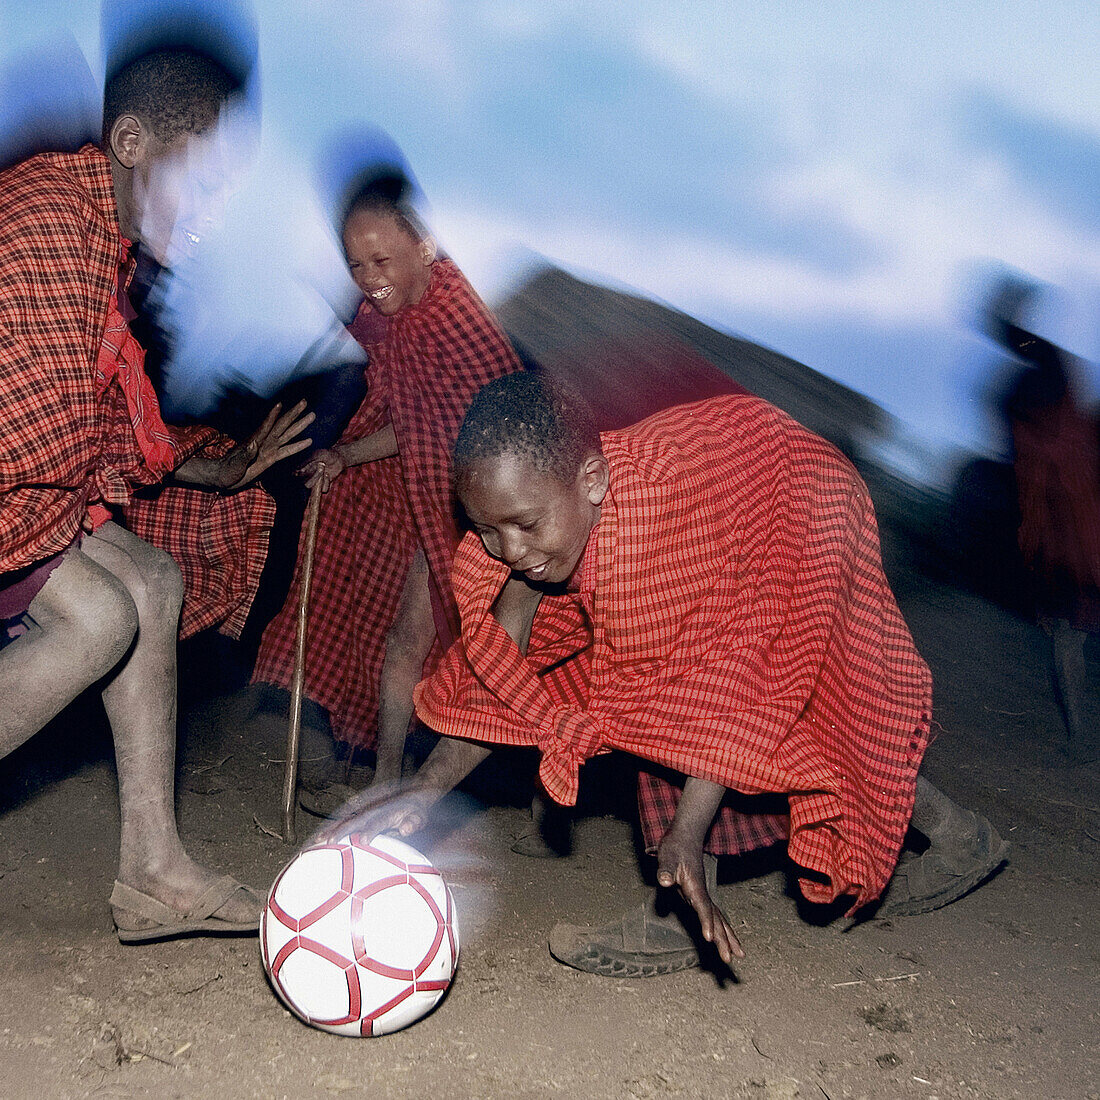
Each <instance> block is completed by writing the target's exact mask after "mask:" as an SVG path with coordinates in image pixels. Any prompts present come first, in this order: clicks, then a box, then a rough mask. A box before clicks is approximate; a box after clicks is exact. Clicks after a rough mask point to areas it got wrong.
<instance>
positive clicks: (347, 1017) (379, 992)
mask: <svg viewBox="0 0 1100 1100" xmlns="http://www.w3.org/2000/svg"><path fill="white" fill-rule="evenodd" d="M260 950H261V952H262V954H263V962H264V967H265V969H266V970H267V974H268V977H269V978H270V979H271V984H272V986H274V988H275V991H276V993H278V994H279V996H280V997H281V998H282V1000H283V1001H284V1002H285V1004H286V1005H287V1007H288V1008H289V1009H290V1010H291V1011H292V1012H293V1013H294V1014H295V1015H296V1016H298V1017H299V1018H300V1019H302V1020H304V1021H305V1022H306V1023H307V1024H312V1025H313V1026H314V1027H319V1028H321V1029H323V1030H324V1031H331V1032H334V1033H335V1034H337V1035H367V1036H373V1035H386V1034H388V1033H389V1032H391V1031H397V1030H399V1029H400V1028H403V1027H407V1026H408V1025H409V1024H411V1023H413V1022H414V1021H416V1020H419V1019H420V1017H421V1016H423V1015H424V1014H425V1013H427V1012H429V1011H430V1010H431V1009H432V1008H434V1007H435V1005H436V1003H437V1002H438V1001H439V999H440V997H442V996H443V994H444V992H445V991H446V989H447V987H448V986H449V985H450V984H451V977H452V975H453V974H454V970H455V966H456V965H457V963H458V926H457V924H456V922H455V908H454V900H453V898H452V897H451V891H450V890H449V889H448V888H447V884H446V883H445V882H444V881H443V876H442V875H441V874H440V873H439V872H438V871H437V870H436V869H435V868H434V867H433V866H432V865H431V863H429V862H428V860H427V858H425V857H424V856H423V855H421V854H420V853H419V852H418V851H417V850H416V849H415V848H411V847H410V846H409V845H408V844H405V843H403V842H402V841H400V840H397V839H395V838H394V837H391V836H385V835H382V836H376V837H375V838H374V839H373V840H368V839H367V838H366V837H365V836H362V835H358V834H354V833H353V834H351V835H349V836H345V837H341V838H340V839H339V840H335V841H331V842H328V843H324V844H314V845H311V846H310V847H308V848H304V849H303V850H302V851H301V852H299V853H298V854H297V855H296V856H295V857H294V858H293V859H292V860H291V861H290V862H289V863H288V864H287V865H286V866H285V867H284V868H283V869H282V871H281V872H280V874H279V877H278V878H277V879H276V880H275V884H274V886H272V887H271V893H270V894H269V895H268V898H267V905H266V906H265V908H264V913H263V917H262V919H261V922H260Z"/></svg>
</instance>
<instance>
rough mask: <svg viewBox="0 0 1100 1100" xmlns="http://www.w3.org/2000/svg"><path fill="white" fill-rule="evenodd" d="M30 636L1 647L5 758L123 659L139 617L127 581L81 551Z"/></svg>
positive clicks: (59, 578)
mask: <svg viewBox="0 0 1100 1100" xmlns="http://www.w3.org/2000/svg"><path fill="white" fill-rule="evenodd" d="M30 617H31V619H32V620H33V622H32V624H31V626H30V628H29V629H28V630H27V633H26V634H24V635H22V636H21V637H19V638H17V639H16V640H15V641H14V642H12V643H11V644H10V645H8V646H6V647H5V648H4V649H3V650H2V651H0V699H3V700H4V706H3V707H0V758H2V757H4V756H7V755H8V753H10V752H12V751H13V750H14V749H17V748H18V747H19V746H20V745H21V744H22V743H23V742H24V741H26V740H27V739H28V738H29V737H31V736H33V735H34V734H35V733H37V732H38V731H39V730H40V729H41V728H42V727H43V726H44V725H46V723H47V722H49V721H50V719H51V718H53V717H55V716H56V715H57V714H59V713H60V712H61V711H62V710H63V709H64V708H65V707H66V706H68V705H69V703H71V702H72V701H73V700H74V699H75V698H76V697H77V696H78V695H79V694H80V693H81V692H82V691H84V690H85V688H87V687H89V686H90V685H92V684H94V683H95V682H96V680H98V679H100V677H102V676H105V675H106V674H107V673H108V672H109V671H110V670H111V669H112V668H114V666H115V665H116V664H118V662H119V661H121V660H122V658H123V656H124V655H125V653H126V651H127V650H128V649H129V648H130V643H131V642H132V641H133V639H134V635H135V634H136V633H137V627H138V614H137V608H136V607H135V606H134V601H133V599H131V597H130V593H129V592H128V591H127V590H126V588H125V586H124V585H123V584H122V583H121V582H120V581H119V580H118V578H117V577H115V576H114V575H113V574H111V573H109V572H107V571H106V570H105V569H102V568H101V567H100V566H98V565H97V564H96V563H95V562H93V561H92V560H91V559H90V558H88V557H85V555H84V554H82V553H80V552H79V551H73V552H72V553H70V554H69V555H68V556H67V557H66V558H65V560H64V561H62V563H61V564H60V565H59V566H58V567H57V568H56V569H55V570H54V571H53V573H51V574H50V578H49V580H48V581H47V582H46V584H45V586H44V587H43V589H42V590H41V592H39V593H38V595H37V596H36V597H35V599H34V601H33V602H32V604H31V606H30Z"/></svg>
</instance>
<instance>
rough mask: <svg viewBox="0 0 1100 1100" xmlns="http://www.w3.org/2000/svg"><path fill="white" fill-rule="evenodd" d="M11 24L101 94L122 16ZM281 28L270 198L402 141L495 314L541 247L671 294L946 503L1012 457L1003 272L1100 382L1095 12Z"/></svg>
mask: <svg viewBox="0 0 1100 1100" xmlns="http://www.w3.org/2000/svg"><path fill="white" fill-rule="evenodd" d="M3 11H4V17H5V18H6V20H7V23H8V25H7V27H6V28H4V27H3V26H2V25H0V32H5V33H0V42H3V43H5V45H4V46H0V50H6V51H7V55H13V54H14V53H16V52H17V51H18V50H19V49H21V48H22V47H25V46H30V45H33V44H35V43H37V42H46V41H49V40H50V39H51V37H52V36H53V37H56V35H58V34H61V33H65V34H69V35H71V36H72V38H73V39H75V41H76V43H77V44H78V45H79V46H80V48H81V49H83V50H84V52H85V54H86V55H87V57H88V60H89V64H90V66H91V68H92V70H93V71H94V72H95V73H96V75H98V73H99V68H100V67H101V61H100V58H99V33H98V15H99V6H98V3H96V2H87V0H5V4H4V8H3ZM255 14H256V19H257V24H258V30H259V48H260V60H261V66H262V97H263V108H264V128H265V129H264V141H265V146H266V148H267V149H268V150H269V153H270V151H271V150H277V153H275V154H273V155H271V156H270V158H269V159H268V160H267V161H266V162H265V163H266V164H267V168H266V169H265V171H266V177H267V178H266V179H265V180H263V181H262V183H261V181H256V182H255V184H254V185H255V186H257V187H260V188H261V189H263V190H266V191H268V192H273V191H278V192H279V193H280V195H279V201H281V202H282V203H283V204H284V208H285V206H286V205H288V204H289V199H288V196H295V195H298V194H299V188H300V187H301V186H305V185H304V184H303V180H305V179H307V178H308V176H309V173H310V166H311V165H312V163H313V161H314V160H315V158H316V157H317V156H318V153H319V151H320V150H321V149H323V148H324V147H325V145H326V142H328V141H330V140H331V136H332V134H333V133H334V132H336V131H339V130H340V129H342V128H346V127H348V126H352V125H356V124H362V123H373V124H375V125H379V126H382V127H384V128H385V129H386V130H387V131H388V132H389V133H390V134H391V135H392V136H393V138H394V139H395V140H396V141H397V142H398V144H399V145H400V146H401V148H402V149H403V151H404V153H405V156H406V157H407V159H408V162H409V164H410V165H411V166H412V169H413V171H414V172H415V174H416V176H417V178H418V180H419V182H420V184H421V186H422V188H423V190H424V192H425V194H426V196H427V199H428V202H429V217H430V220H431V222H432V224H433V226H434V228H435V229H436V230H437V232H438V234H439V236H440V238H441V240H442V241H443V243H444V244H445V245H446V247H447V248H448V249H449V250H450V251H451V252H452V254H453V255H454V256H455V257H456V259H457V260H458V261H459V263H460V264H461V265H462V266H463V267H464V269H465V270H466V271H467V274H468V275H469V276H470V277H471V279H472V281H473V282H474V283H475V285H476V286H478V287H479V289H480V290H481V291H482V292H483V294H485V296H486V297H488V298H489V299H490V301H492V300H493V299H494V298H497V299H498V298H499V297H500V296H501V295H503V294H504V293H506V290H507V287H508V285H509V280H510V279H511V278H514V277H515V273H516V270H517V265H519V264H521V263H522V262H523V260H524V257H525V255H528V253H527V251H526V250H530V251H531V252H535V253H538V254H541V255H544V256H547V257H549V258H551V259H553V260H555V261H557V262H559V263H562V264H564V265H565V266H567V267H569V268H571V269H572V270H574V271H576V272H578V273H580V274H583V275H588V276H596V277H598V278H600V279H603V280H606V281H611V282H616V283H621V284H624V285H627V286H630V287H635V288H638V289H641V290H644V291H645V292H647V293H649V294H652V295H654V296H656V297H658V298H661V299H663V300H665V301H667V302H670V303H671V304H673V305H675V306H677V307H679V308H682V309H684V310H686V311H688V312H690V313H693V314H695V315H697V316H700V317H702V318H703V319H705V320H708V321H711V322H712V323H715V324H717V325H718V326H719V327H722V328H725V329H728V330H731V331H735V332H739V333H743V334H745V335H747V336H749V337H751V338H753V339H756V340H759V341H761V342H762V343H765V344H768V345H770V346H773V347H775V348H777V349H779V350H781V351H784V352H786V353H788V354H791V355H793V356H795V357H797V358H799V359H801V360H803V361H804V362H806V363H808V364H809V365H811V366H813V367H816V368H818V369H820V370H823V371H825V372H826V373H828V374H830V375H833V376H834V377H836V378H839V379H841V380H842V381H845V382H848V383H849V384H851V385H853V386H855V387H856V388H858V389H861V390H863V391H864V392H867V393H868V394H869V395H870V396H872V397H873V398H875V399H876V400H878V401H880V402H881V403H882V404H883V405H885V406H886V407H887V408H888V409H889V410H890V411H891V412H893V413H895V414H896V415H897V416H898V417H899V418H900V420H901V421H902V422H903V424H904V425H905V431H904V433H903V434H904V435H905V438H906V439H908V440H911V442H912V445H911V446H910V445H909V444H906V447H907V448H908V452H909V453H908V457H907V459H905V461H907V463H908V465H909V466H910V467H911V468H912V467H914V466H922V465H924V466H926V468H927V471H928V474H929V476H931V477H936V476H938V475H939V474H940V473H941V472H942V471H940V470H939V469H938V468H937V464H938V463H940V462H942V453H943V447H944V446H945V445H946V444H948V443H965V444H968V445H971V446H983V445H990V444H989V438H988V435H987V432H986V428H987V425H986V422H985V420H984V418H983V415H982V412H981V406H980V401H979V400H978V396H977V393H976V391H977V389H978V388H979V386H980V383H981V381H982V379H983V378H984V377H985V376H986V375H987V374H988V372H989V370H990V369H991V368H992V366H993V365H994V363H995V359H996V357H995V353H994V351H993V349H992V348H991V347H990V346H989V345H988V344H987V343H986V342H985V341H983V340H982V339H981V338H980V337H979V336H977V335H976V334H975V333H974V331H973V326H972V323H971V318H972V317H973V315H974V313H975V310H976V306H977V297H976V296H977V295H978V294H979V293H980V289H981V287H982V286H983V285H985V283H986V282H987V281H988V279H989V277H990V273H991V272H994V271H997V270H1002V269H1004V268H1010V269H1012V270H1015V271H1019V272H1023V273H1026V274H1028V275H1031V276H1033V277H1035V278H1037V279H1039V280H1041V281H1043V282H1044V283H1045V284H1048V285H1049V287H1050V290H1049V292H1048V293H1047V294H1046V295H1045V296H1044V299H1043V302H1042V306H1041V309H1040V311H1039V316H1038V317H1037V318H1036V325H1037V327H1039V328H1040V329H1041V330H1043V331H1044V332H1045V333H1046V334H1049V335H1050V336H1052V337H1054V338H1057V339H1058V340H1060V341H1061V342H1063V343H1064V344H1066V345H1067V346H1069V347H1070V349H1071V350H1072V351H1074V352H1076V353H1077V354H1078V355H1081V356H1083V357H1085V358H1086V359H1088V360H1090V361H1092V362H1093V363H1095V362H1096V361H1097V360H1100V216H1098V215H1100V187H1098V186H1097V180H1098V178H1100V172H1098V169H1100V111H1098V110H1097V107H1098V105H1100V66H1098V65H1097V64H1096V58H1097V57H1100V9H1098V8H1097V6H1096V5H1095V3H1092V2H1086V0H1047V2H1045V3H1041V4H1040V3H1036V2H1021V0H988V2H987V0H967V3H965V4H960V3H957V2H954V3H949V2H935V0H924V2H921V3H909V2H906V0H894V2H889V3H874V2H868V3H863V4H860V5H848V4H841V3H837V2H822V3H796V2H786V3H760V2H755V3H740V2H729V3H719V2H714V0H712V2H703V0H681V2H680V3H676V4H672V3H667V2H656V0H636V2H635V3H633V4H631V5H625V4H619V3H606V2H604V3H600V2H599V0H596V2H593V0H589V2H587V3H574V2H572V0H563V2H554V0H522V2H520V0H465V2H460V0H401V2H399V3H392V2H391V3H379V2H376V0H343V2H336V0H294V2H290V0H260V2H258V3H257V4H256V7H255ZM0 56H3V55H0ZM272 183H275V184H277V187H275V188H272V187H271V184H272ZM272 201H273V202H275V201H276V200H275V199H273V200H272ZM292 220H293V216H292V215H287V216H286V217H285V220H281V219H280V217H279V216H276V217H274V218H271V217H268V219H267V221H266V224H268V225H285V226H286V228H285V230H284V232H285V236H286V243H287V244H288V245H289V246H290V248H291V251H294V252H297V253H299V254H304V253H311V255H310V258H309V259H308V261H307V263H308V265H311V266H313V267H317V266H323V265H324V264H326V263H328V262H329V261H330V260H331V259H332V257H333V255H335V256H336V258H337V262H338V253H335V251H334V246H331V242H329V246H331V247H328V246H326V247H324V248H321V247H320V246H317V248H313V246H312V245H311V244H310V243H309V242H308V241H307V240H306V238H307V237H308V236H309V233H308V231H307V226H305V225H302V224H298V225H293V226H292V225H290V224H289V223H290V222H291V221H292ZM308 224H313V223H308ZM279 232H280V231H279V230H276V236H277V235H278V233H279ZM926 450H927V451H928V453H926Z"/></svg>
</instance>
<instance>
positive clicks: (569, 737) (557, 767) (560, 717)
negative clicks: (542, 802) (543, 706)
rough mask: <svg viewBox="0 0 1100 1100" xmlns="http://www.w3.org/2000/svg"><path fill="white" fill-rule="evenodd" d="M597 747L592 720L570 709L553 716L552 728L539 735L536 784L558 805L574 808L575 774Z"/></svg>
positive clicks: (576, 784) (597, 734)
mask: <svg viewBox="0 0 1100 1100" xmlns="http://www.w3.org/2000/svg"><path fill="white" fill-rule="evenodd" d="M600 745H601V738H600V730H599V726H598V725H597V724H596V722H595V720H594V719H592V718H590V717H588V716H587V715H585V714H578V713H577V712H576V711H572V710H569V709H562V710H560V711H558V712H557V714H556V715H555V716H554V728H553V729H552V730H549V731H544V732H542V733H540V735H539V739H538V746H539V751H540V752H541V753H542V761H541V763H540V764H539V780H540V781H541V782H542V785H543V786H544V787H545V788H546V793H547V794H548V795H550V797H551V798H552V799H553V800H554V801H555V802H557V803H558V804H559V805H562V806H575V805H576V803H577V791H578V789H579V781H578V774H577V773H578V772H579V771H580V767H581V765H582V764H583V763H584V762H585V761H586V760H587V759H588V758H589V757H590V756H595V755H596V753H597V752H598V751H599V749H600Z"/></svg>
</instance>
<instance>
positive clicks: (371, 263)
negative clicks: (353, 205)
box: [344, 210, 435, 317]
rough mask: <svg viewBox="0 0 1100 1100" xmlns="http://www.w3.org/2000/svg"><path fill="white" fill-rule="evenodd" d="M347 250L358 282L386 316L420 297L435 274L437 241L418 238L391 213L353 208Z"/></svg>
mask: <svg viewBox="0 0 1100 1100" xmlns="http://www.w3.org/2000/svg"><path fill="white" fill-rule="evenodd" d="M344 253H345V255H346V256H347V261H348V270H349V271H350V272H351V277H352V279H354V280H355V285H356V286H357V287H358V288H359V289H360V290H361V291H362V292H363V293H364V294H365V295H366V297H367V300H368V301H369V302H370V304H371V305H372V306H373V307H374V308H375V309H376V310H378V312H379V313H381V314H382V315H383V316H384V317H392V316H393V315H394V314H395V313H397V312H398V311H400V310H402V309H404V308H405V307H406V306H411V305H415V304H416V303H417V302H419V301H420V299H421V297H422V296H423V294H424V291H425V290H427V289H428V283H429V281H430V280H431V275H432V261H433V260H434V259H435V245H434V243H433V242H432V240H431V239H430V238H428V239H425V240H422V241H418V240H417V239H416V238H415V236H414V235H413V234H411V233H410V232H409V231H408V229H406V228H405V226H404V225H403V224H402V223H401V222H400V221H399V220H398V218H397V217H396V216H395V215H393V214H390V213H387V212H385V211H379V210H353V211H352V213H351V214H350V215H349V216H348V220H347V222H346V224H345V225H344Z"/></svg>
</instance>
